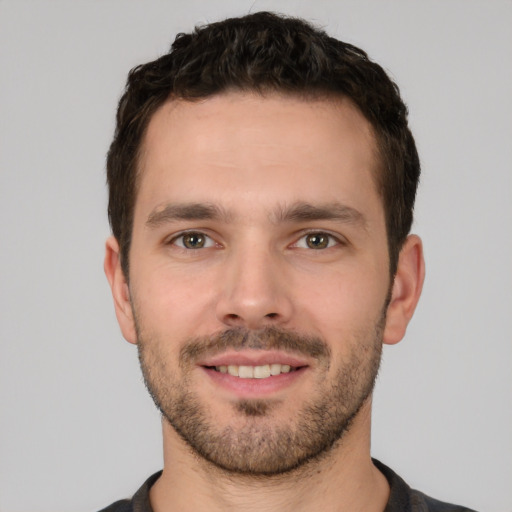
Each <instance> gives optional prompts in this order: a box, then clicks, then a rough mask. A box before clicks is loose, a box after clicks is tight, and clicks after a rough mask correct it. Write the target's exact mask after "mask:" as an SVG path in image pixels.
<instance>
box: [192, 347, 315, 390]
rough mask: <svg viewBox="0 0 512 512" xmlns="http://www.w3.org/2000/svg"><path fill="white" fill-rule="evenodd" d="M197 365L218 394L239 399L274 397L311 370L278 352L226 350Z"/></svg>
mask: <svg viewBox="0 0 512 512" xmlns="http://www.w3.org/2000/svg"><path fill="white" fill-rule="evenodd" d="M198 366H199V368H200V369H202V371H203V372H204V373H205V375H206V376H208V378H209V381H210V383H211V384H212V385H213V386H214V387H215V389H216V390H217V392H221V390H223V391H222V393H223V392H228V394H229V395H230V396H233V395H234V396H236V397H238V398H263V397H271V396H277V395H276V393H278V394H280V393H282V392H284V391H285V390H287V389H291V387H292V386H293V387H294V386H297V385H298V383H299V382H301V381H302V379H303V378H304V376H305V375H306V374H308V373H309V370H311V366H310V361H309V360H307V359H305V358H303V357H300V356H294V355H292V354H290V353H285V352H280V351H242V352H237V351H226V352H224V353H222V354H218V355H216V356H213V357H211V358H208V359H206V360H203V361H201V362H200V363H199V365H198Z"/></svg>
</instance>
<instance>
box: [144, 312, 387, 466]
mask: <svg viewBox="0 0 512 512" xmlns="http://www.w3.org/2000/svg"><path fill="white" fill-rule="evenodd" d="M137 324H138V325H137V330H138V350H139V360H140V365H141V369H142V373H143V376H144V381H145V384H146V387H147V389H148V391H149V393H150V395H151V397H152V398H153V401H154V402H155V404H156V406H157V407H158V409H159V410H160V411H161V413H162V415H163V417H164V421H167V422H168V423H169V424H170V425H171V426H172V428H173V429H174V430H175V431H176V433H177V434H178V435H179V436H180V437H181V438H182V439H183V441H184V442H185V443H186V444H187V445H188V446H189V448H191V449H192V451H193V452H194V453H195V454H196V455H198V456H199V457H200V458H201V459H203V460H206V461H208V462H209V463H211V464H213V465H214V466H216V467H217V468H219V469H221V470H223V471H225V472H229V473H237V474H244V475H252V476H271V475H280V474H284V473H287V472H290V471H293V470H295V469H297V468H301V467H305V466H306V465H307V464H308V463H309V462H312V461H315V460H320V459H322V458H323V457H324V456H325V455H327V454H328V453H329V451H330V450H331V448H332V447H333V446H334V445H335V444H337V443H338V442H340V441H341V440H342V438H343V436H344V434H345V433H346V432H347V431H349V430H350V426H351V424H352V422H353V420H354V418H355V417H356V416H357V414H358V412H359V411H360V410H361V408H362V407H363V405H364V404H365V403H366V401H367V400H368V399H369V397H370V395H371V393H372V391H373V388H374V384H375V380H376V378H377V374H378V370H379V366H380V360H381V352H382V332H383V328H384V325H385V309H384V312H383V314H382V315H381V317H380V319H379V320H378V322H377V323H376V324H375V325H374V326H373V329H369V330H368V332H365V333H359V334H358V335H355V339H354V340H352V343H351V346H352V351H351V353H350V354H349V356H348V357H346V358H345V359H344V360H343V361H333V360H332V356H331V352H330V350H329V348H328V346H327V344H326V343H325V342H324V341H323V340H321V339H319V338H312V337H307V336H301V335H299V334H296V333H292V332H289V331H285V330H281V329H276V328H268V329H263V330H261V331H247V330H245V329H230V330H227V331H225V332H224V333H222V334H221V335H219V336H214V337H211V338H199V339H194V340H189V341H188V342H186V343H185V344H184V345H183V349H182V350H181V352H180V357H179V359H180V360H179V368H178V370H179V371H180V374H179V375H178V374H177V373H173V371H172V370H171V369H170V368H169V365H168V364H166V359H165V357H164V354H161V353H160V351H159V347H160V346H161V344H160V343H159V340H155V339H152V337H150V336H148V337H146V335H145V334H146V333H145V332H144V330H143V329H141V325H140V322H137ZM228 347H229V348H232V349H235V350H237V349H238V350H240V349H241V348H256V349H267V350H269V349H284V350H287V349H289V350H294V351H295V352H298V353H306V354H307V355H309V356H312V355H313V356H314V357H315V358H317V360H318V361H319V367H323V368H324V369H325V370H326V371H327V369H328V368H329V367H330V366H331V365H333V364H337V365H338V370H337V372H336V375H335V377H334V378H332V379H331V382H330V383H329V384H326V383H325V382H326V381H325V380H324V381H323V385H319V387H318V389H316V390H315V393H314V396H313V398H311V399H309V400H307V401H305V402H304V404H303V405H302V407H301V408H300V410H297V414H296V416H295V418H292V419H290V420H287V421H286V422H283V421H279V420H278V418H279V403H276V402H274V401H272V400H267V399H255V400H254V399H253V400H238V401H236V402H234V403H233V409H234V413H235V415H236V424H235V422H234V423H233V424H230V425H227V426H223V427H219V426H218V425H217V424H216V423H215V422H214V420H213V418H212V415H211V413H210V411H209V404H207V403H205V402H204V400H201V398H200V397H199V395H198V393H197V392H196V391H195V390H194V389H193V388H192V386H191V385H190V380H191V379H190V373H191V369H192V368H193V366H194V365H193V362H194V360H196V359H197V357H198V356H199V355H201V354H203V353H206V352H208V351H211V350H212V349H217V351H221V350H222V349H225V348H228ZM324 377H325V375H324ZM274 413H275V416H277V418H276V417H273V416H274Z"/></svg>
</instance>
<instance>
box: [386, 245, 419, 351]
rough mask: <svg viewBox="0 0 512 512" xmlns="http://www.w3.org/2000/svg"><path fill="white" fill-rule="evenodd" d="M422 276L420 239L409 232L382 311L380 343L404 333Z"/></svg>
mask: <svg viewBox="0 0 512 512" xmlns="http://www.w3.org/2000/svg"><path fill="white" fill-rule="evenodd" d="M424 279H425V261H424V259H423V245H422V243H421V239H420V238H419V237H418V236H416V235H409V236H408V237H407V240H406V241H405V244H404V246H403V247H402V250H401V251H400V255H399V259H398V268H397V271H396V274H395V279H394V281H393V288H392V291H391V301H390V303H389V306H388V310H387V315H386V327H385V329H384V336H383V341H384V343H387V344H388V345H394V344H395V343H398V342H399V341H400V340H401V339H402V338H403V337H404V335H405V331H406V329H407V324H408V323H409V320H410V319H411V318H412V315H413V313H414V310H415V309H416V305H417V304H418V300H419V298H420V295H421V289H422V288H423V280H424Z"/></svg>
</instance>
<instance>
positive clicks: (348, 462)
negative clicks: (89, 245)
mask: <svg viewBox="0 0 512 512" xmlns="http://www.w3.org/2000/svg"><path fill="white" fill-rule="evenodd" d="M140 165H141V178H140V183H139V191H138V196H137V201H136V206H135V214H134V223H133V239H132V245H131V250H130V274H129V280H127V279H126V276H124V274H123V272H122V269H121V265H120V261H119V246H118V244H117V241H116V240H115V239H114V238H110V239H109V240H108V241H107V244H106V257H105V272H106V275H107V278H108V280H109V282H110V285H111V287H112V293H113V297H114V303H115V308H116V314H117V318H118V321H119V324H120V327H121V330H122V332H123V335H124V337H125V338H126V339H127V340H128V341H129V342H131V343H137V342H138V341H139V342H141V340H142V339H143V340H144V347H145V349H144V350H147V351H148V352H149V354H150V355H149V356H148V357H149V359H148V361H149V366H150V370H152V371H153V373H154V375H155V377H154V378H155V380H157V381H159V382H160V385H161V386H166V385H168V383H169V382H173V383H174V384H176V385H178V386H179V385H186V386H187V389H188V390H189V391H191V392H192V393H193V394H194V396H195V398H196V399H197V401H198V403H199V404H200V405H201V406H202V407H203V408H204V410H205V411H207V414H208V418H209V420H211V422H212V424H213V425H214V426H215V428H216V429H218V431H221V430H222V429H223V428H227V427H229V426H231V427H234V428H235V429H238V431H240V432H242V431H244V429H249V428H250V427H254V428H256V429H259V428H261V429H264V428H265V429H270V431H272V429H276V428H278V427H279V426H282V425H285V426H286V427H287V428H288V427H289V428H293V427H294V426H295V425H296V424H297V421H298V419H297V416H298V412H297V411H300V410H302V409H303V408H304V406H305V404H306V403H315V402H316V401H318V400H319V399H320V398H321V397H323V396H324V395H325V393H326V392H327V390H329V386H330V385H332V384H333V382H335V378H336V375H337V372H338V371H339V370H340V369H343V368H345V367H347V365H348V364H349V362H350V361H351V360H352V359H351V358H353V354H354V353H357V354H360V355H361V358H362V359H361V361H362V362H360V363H359V364H360V365H361V364H362V365H363V366H364V368H366V366H368V365H369V364H370V360H371V355H372V354H375V351H376V350H379V349H380V343H387V344H394V343H397V342H398V341H400V340H401V339H402V337H403V336H404V334H405V330H406V327H407V324H408V322H409V320H410V318H411V317H412V315H413V312H414V309H415V307H416V304H417V302H418V299H419V296H420V293H421V288H422V283H423V278H424V263H423V254H422V246H421V241H420V239H419V238H418V237H416V236H414V235H411V236H409V237H408V239H407V241H406V243H405V244H404V247H403V249H402V251H401V253H400V259H399V264H398V270H397V273H396V276H395V278H394V280H393V282H390V277H389V272H388V268H389V255H388V251H387V238H386V228H385V220H384V210H383V205H382V200H381V197H380V196H379V194H378V192H377V190H376V187H375V179H374V177H375V173H376V172H378V157H377V152H376V146H375V141H374V137H373V133H372V129H371V126H370V125H369V123H368V122H367V121H366V119H365V118H364V117H363V116H362V114H361V113H360V112H359V111H358V109H357V108H356V107H354V106H353V105H352V103H351V102H350V101H348V100H344V99H338V100H307V101H306V100H303V99H298V98H294V97H283V96H281V95H267V96H265V97H262V96H258V95H253V94H242V93H228V94H224V95H219V96H215V97H212V98H209V99H206V100H203V101H199V102H185V101H179V100H177V101H169V102H168V103H166V104H165V105H164V106H163V107H161V108H160V109H159V110H158V111H157V112H156V113H155V115H154V117H153V118H152V120H151V121H150V123H149V126H148V130H147V133H146V137H145V140H144V145H143V152H142V158H141V162H140ZM305 203H307V204H308V205H309V206H311V207H313V208H316V210H315V211H316V212H318V211H319V209H323V210H324V212H325V210H326V209H327V210H329V211H330V212H331V213H332V211H333V205H335V206H336V208H334V210H335V211H336V213H337V215H317V217H320V218H311V216H309V218H308V216H307V215H295V216H294V215H288V216H287V215H286V212H290V211H293V209H294V208H295V210H294V212H295V213H297V205H304V204H305ZM183 204H186V205H190V204H194V205H198V204H199V205H209V206H211V205H214V206H215V207H216V209H217V210H219V212H220V213H222V215H216V216H214V217H212V216H211V215H209V216H207V217H208V218H194V215H190V209H189V211H188V213H187V214H186V215H182V214H183V209H182V210H180V211H181V213H180V216H181V217H183V216H185V217H187V218H176V211H177V210H176V205H183ZM170 206H171V207H170ZM327 206H328V208H327ZM340 206H341V209H340ZM302 211H304V208H303V209H302ZM340 211H341V213H342V214H341V215H339V213H340ZM283 212H284V214H283ZM203 214H204V212H203ZM203 214H202V216H203V217H205V216H204V215H203ZM195 217H197V208H196V215H195ZM184 231H185V232H187V231H193V232H194V233H201V234H202V235H204V236H205V237H206V238H205V240H206V241H207V242H206V245H205V246H204V247H202V248H200V249H187V248H186V247H185V246H184V245H183V243H184V241H185V240H184V238H183V237H182V236H181V235H182V234H183V232H184ZM311 233H315V234H317V235H318V234H322V236H327V237H328V238H327V239H326V240H328V241H329V242H328V245H327V246H326V247H325V248H320V249H318V248H311V247H310V246H309V245H308V241H309V242H311V238H308V235H310V234H311ZM128 282H129V284H128ZM388 298H389V299H390V300H389V304H388V302H387V300H386V299H388ZM386 305H387V306H386ZM383 315H384V317H383ZM381 320H384V323H383V325H382V329H381V332H380V333H379V336H376V326H377V325H378V324H379V321H381ZM381 323H382V322H381ZM266 327H275V328H278V329H285V330H287V331H289V332H295V333H300V334H304V335H309V336H315V337H318V338H319V339H321V340H322V341H323V342H324V343H325V345H326V347H327V348H328V350H329V352H330V359H329V364H327V365H326V364H320V362H319V361H318V360H316V359H315V357H309V356H305V355H304V354H300V353H299V354H297V353H295V354H291V355H294V356H296V357H299V358H301V362H302V363H304V364H305V365H306V367H307V371H304V372H303V373H301V374H300V376H299V377H297V378H294V379H293V380H292V381H291V382H290V383H289V384H287V385H284V386H281V387H278V388H276V389H270V391H269V390H263V389H260V388H258V384H257V385H256V388H255V390H252V391H251V392H250V393H252V394H250V393H249V392H248V391H247V390H244V389H242V390H240V389H235V388H233V387H232V386H231V387H230V386H229V385H228V386H227V387H226V386H223V385H221V384H219V383H218V382H217V381H216V380H215V379H212V378H211V376H210V375H209V374H208V372H206V371H205V369H204V367H202V366H201V365H200V364H195V363H198V361H195V362H194V364H191V365H188V366H187V365H184V364H181V365H180V363H179V362H180V361H181V362H182V360H181V359H180V350H182V349H183V347H185V346H187V344H189V343H190V340H191V339H194V338H196V337H198V336H199V337H208V336H212V335H214V334H218V333H220V332H223V331H224V330H226V329H231V328H240V329H244V330H246V331H248V332H259V331H261V330H262V329H264V328H266ZM376 343H377V344H378V346H377V347H376ZM263 352H265V351H263ZM274 352H275V351H274ZM274 352H272V353H270V352H269V355H268V357H270V356H272V357H281V356H280V355H279V354H278V355H277V356H276V354H275V353H274ZM285 352H286V351H285ZM240 353H242V354H243V355H244V357H245V356H246V357H248V358H249V360H251V361H252V360H253V359H251V358H254V357H255V353H254V351H251V350H245V351H242V352H239V351H238V352H237V355H239V354H240ZM214 355H215V356H218V357H224V358H225V357H228V358H229V357H236V355H233V353H232V351H231V352H230V351H229V350H226V351H224V352H222V351H221V352H220V353H219V352H218V351H217V352H216V353H215V354H214ZM264 355H265V354H264ZM287 355H290V354H287ZM260 356H261V351H259V352H258V357H260ZM200 362H201V361H199V363H200ZM203 362H204V361H203ZM364 373H365V372H364V371H363V370H360V371H353V375H354V379H355V381H356V382H357V383H359V384H361V386H362V382H363V380H364V378H365V376H364ZM359 384H358V385H359ZM357 389H358V390H359V388H357ZM248 393H249V394H248ZM248 397H249V398H255V397H256V399H259V400H260V401H261V402H265V403H267V404H268V403H271V404H273V405H272V409H271V413H269V414H266V415H264V416H261V417H249V416H246V415H244V414H242V413H241V412H240V410H239V409H237V408H236V404H237V403H240V401H242V400H244V399H246V398H248ZM370 419H371V395H370V396H369V397H368V398H367V399H365V400H364V401H363V403H362V406H361V407H360V409H358V412H357V414H356V416H355V418H354V419H353V421H352V423H351V424H350V428H349V429H348V430H347V431H346V432H345V433H344V435H343V437H342V439H341V441H340V442H337V443H335V444H334V445H333V447H332V448H330V449H329V450H327V451H326V452H325V453H323V454H322V456H321V457H319V458H317V459H315V460H313V461H311V462H310V463H308V464H304V465H303V466H301V467H300V468H299V469H296V470H295V471H292V472H288V473H283V474H282V475H278V476H274V477H261V476H259V477H251V476H248V475H237V474H233V473H229V472H226V471H223V470H221V469H219V468H217V467H215V466H214V465H212V464H211V463H210V462H208V461H206V460H205V459H203V458H201V457H198V456H197V455H196V454H195V453H194V451H193V450H191V449H190V447H189V446H188V445H187V443H185V442H184V441H183V439H182V438H181V437H180V436H179V435H178V434H177V433H176V431H175V429H174V428H173V427H172V426H171V425H170V424H169V422H168V421H167V420H165V419H164V420H163V434H164V472H163V475H162V477H161V478H160V479H159V480H158V481H157V483H156V484H155V485H154V486H153V488H152V490H151V502H152V505H153V508H154V510H155V512H160V511H163V510H166V509H176V510H183V511H187V510H195V511H201V510H209V511H215V510H224V511H225V510H258V511H260V510H279V511H286V510H294V511H302V510H326V511H330V510H333V511H334V510H350V511H357V510H365V511H379V510H380V511H382V510H383V509H384V507H385V504H386V502H387V499H388V494H389V488H388V485H387V482H386V480H385V478H384V477H383V475H382V474H381V473H380V472H379V471H378V470H377V469H376V468H375V466H373V464H372V462H371V458H370ZM301 480H304V481H305V482H306V483H305V484H303V485H302V484H300V481H301Z"/></svg>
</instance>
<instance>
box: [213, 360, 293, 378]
mask: <svg viewBox="0 0 512 512" xmlns="http://www.w3.org/2000/svg"><path fill="white" fill-rule="evenodd" d="M215 369H216V370H217V371H218V372H220V373H229V375H232V376H233V377H240V378H241V379H266V378H268V377H270V376H271V375H279V374H281V373H290V372H291V371H292V367H291V366H290V365H289V364H264V365H261V366H244V365H241V366H237V365H234V364H230V365H229V366H216V367H215Z"/></svg>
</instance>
